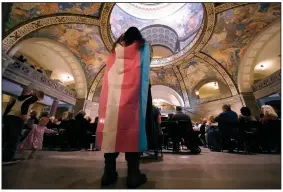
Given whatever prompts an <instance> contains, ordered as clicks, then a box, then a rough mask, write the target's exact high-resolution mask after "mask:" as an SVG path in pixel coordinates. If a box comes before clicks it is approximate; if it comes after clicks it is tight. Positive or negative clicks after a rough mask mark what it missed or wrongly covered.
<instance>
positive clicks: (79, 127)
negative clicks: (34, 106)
mask: <svg viewBox="0 0 283 192" xmlns="http://www.w3.org/2000/svg"><path fill="white" fill-rule="evenodd" d="M42 117H48V118H49V121H48V123H47V125H46V127H47V128H48V129H51V130H54V131H56V133H57V138H58V139H56V140H55V139H54V137H50V136H46V140H45V144H46V146H47V147H50V148H52V147H54V148H55V147H60V148H61V150H67V149H72V150H81V149H83V150H87V149H89V147H90V143H95V140H94V139H93V138H92V135H95V132H96V127H97V121H98V117H97V118H95V121H94V122H92V119H91V118H90V117H89V116H86V113H85V112H84V111H79V112H78V113H77V115H74V113H72V112H67V111H66V112H64V113H63V114H62V117H59V118H55V117H54V116H51V117H49V114H48V112H42V113H41V114H40V116H39V119H40V118H42ZM34 124H38V119H37V112H36V111H31V113H30V118H29V119H28V120H27V121H26V124H25V129H24V132H27V133H28V132H29V130H30V127H31V126H32V125H34ZM23 135H24V136H25V135H27V134H23Z"/></svg>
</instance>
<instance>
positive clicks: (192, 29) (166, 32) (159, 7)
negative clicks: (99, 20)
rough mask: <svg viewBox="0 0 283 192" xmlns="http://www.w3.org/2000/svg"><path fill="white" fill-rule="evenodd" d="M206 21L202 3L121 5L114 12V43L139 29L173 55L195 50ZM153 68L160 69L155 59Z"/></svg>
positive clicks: (112, 25) (117, 5) (111, 18)
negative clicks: (196, 41) (134, 29)
mask: <svg viewBox="0 0 283 192" xmlns="http://www.w3.org/2000/svg"><path fill="white" fill-rule="evenodd" d="M203 20H204V8H203V5H202V3H153V4H151V3H117V4H116V5H115V6H114V7H113V10H112V12H111V16H110V26H111V33H112V38H113V40H114V41H115V40H116V39H117V38H119V37H120V36H121V35H122V34H123V33H124V32H125V30H127V29H128V28H129V27H131V26H135V27H137V28H139V29H140V31H141V32H142V34H143V36H144V37H145V39H146V40H147V41H148V42H150V43H151V45H161V46H164V47H167V48H169V49H170V50H171V51H172V56H173V55H174V54H177V53H179V52H180V51H182V50H184V49H185V52H186V51H187V50H189V49H190V48H191V47H192V45H193V40H194V39H195V38H196V36H197V34H198V33H199V32H200V31H201V30H202V24H203ZM185 52H184V53H185ZM170 56H171V55H170ZM170 56H169V57H170ZM180 56H181V55H180ZM158 61H160V59H159V60H158ZM151 65H152V66H155V65H156V66H160V62H156V60H153V62H152V63H151Z"/></svg>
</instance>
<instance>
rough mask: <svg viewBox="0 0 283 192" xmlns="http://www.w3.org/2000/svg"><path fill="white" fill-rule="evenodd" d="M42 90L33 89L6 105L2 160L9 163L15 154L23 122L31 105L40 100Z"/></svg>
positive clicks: (42, 94) (42, 95)
mask: <svg viewBox="0 0 283 192" xmlns="http://www.w3.org/2000/svg"><path fill="white" fill-rule="evenodd" d="M43 97H44V93H43V92H42V91H33V92H31V93H30V94H26V95H21V96H19V97H18V98H16V99H13V100H12V101H11V102H10V103H9V104H8V105H7V107H6V110H5V112H4V117H3V124H4V127H3V153H2V155H3V158H2V161H3V162H4V163H5V164H6V163H10V162H12V161H13V158H14V156H15V153H16V150H17V145H18V143H19V141H20V139H21V134H22V130H23V127H24V122H25V121H26V120H27V114H28V111H29V109H30V108H31V105H32V104H34V103H35V102H37V101H39V100H42V99H43Z"/></svg>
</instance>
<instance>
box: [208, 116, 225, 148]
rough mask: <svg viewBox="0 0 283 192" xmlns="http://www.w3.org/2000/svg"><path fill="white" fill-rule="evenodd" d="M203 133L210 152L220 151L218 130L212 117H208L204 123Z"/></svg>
mask: <svg viewBox="0 0 283 192" xmlns="http://www.w3.org/2000/svg"><path fill="white" fill-rule="evenodd" d="M205 132H206V134H205V135H206V141H207V144H208V147H209V148H210V150H212V151H220V150H221V144H220V139H221V135H220V132H219V129H218V124H217V123H216V121H215V119H214V117H213V116H212V115H210V116H208V122H207V123H206V127H205Z"/></svg>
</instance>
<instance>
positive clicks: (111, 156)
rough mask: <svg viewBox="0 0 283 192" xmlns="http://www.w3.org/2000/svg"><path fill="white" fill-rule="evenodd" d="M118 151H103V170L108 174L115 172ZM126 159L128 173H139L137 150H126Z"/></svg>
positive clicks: (138, 154)
mask: <svg viewBox="0 0 283 192" xmlns="http://www.w3.org/2000/svg"><path fill="white" fill-rule="evenodd" d="M118 156H119V153H104V159H105V172H106V173H108V174H114V173H115V172H116V158H117V157H118ZM125 157H126V161H127V163H128V175H131V174H139V173H140V169H139V165H140V153H139V152H127V153H125Z"/></svg>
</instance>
